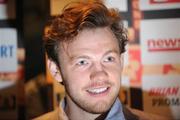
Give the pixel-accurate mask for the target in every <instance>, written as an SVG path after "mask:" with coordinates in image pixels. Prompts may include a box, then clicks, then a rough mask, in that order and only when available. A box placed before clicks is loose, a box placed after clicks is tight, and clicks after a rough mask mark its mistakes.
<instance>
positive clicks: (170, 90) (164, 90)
mask: <svg viewBox="0 0 180 120" xmlns="http://www.w3.org/2000/svg"><path fill="white" fill-rule="evenodd" d="M179 90H180V89H179V87H159V88H151V89H150V91H149V95H150V96H169V95H175V96H177V95H178V92H179Z"/></svg>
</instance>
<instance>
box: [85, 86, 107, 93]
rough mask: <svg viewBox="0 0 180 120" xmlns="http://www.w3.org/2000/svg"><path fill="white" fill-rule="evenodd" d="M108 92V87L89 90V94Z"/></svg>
mask: <svg viewBox="0 0 180 120" xmlns="http://www.w3.org/2000/svg"><path fill="white" fill-rule="evenodd" d="M106 90H107V87H104V88H94V89H89V90H88V92H90V93H96V94H98V93H102V92H104V91H106Z"/></svg>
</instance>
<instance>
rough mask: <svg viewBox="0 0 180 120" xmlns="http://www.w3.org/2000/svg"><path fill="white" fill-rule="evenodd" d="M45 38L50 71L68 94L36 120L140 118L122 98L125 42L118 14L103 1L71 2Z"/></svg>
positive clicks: (52, 22) (53, 22) (124, 34)
mask: <svg viewBox="0 0 180 120" xmlns="http://www.w3.org/2000/svg"><path fill="white" fill-rule="evenodd" d="M44 40H45V48H46V52H47V54H48V58H49V60H48V66H49V69H50V71H51V73H52V75H53V76H54V78H55V79H56V80H57V81H58V82H62V83H63V84H64V86H65V91H66V96H65V98H64V100H63V103H62V105H61V107H60V108H59V109H58V110H55V111H53V112H51V113H48V114H46V115H44V116H41V117H39V118H38V119H41V120H46V119H47V120H58V119H59V120H67V119H69V120H95V119H96V120H104V119H106V120H125V119H131V120H136V119H138V116H136V115H134V114H132V113H131V112H129V110H127V109H126V108H124V107H123V106H122V104H121V102H120V100H119V99H118V94H119V90H120V85H121V73H122V68H123V52H124V51H125V45H126V42H127V35H126V33H125V30H124V28H123V25H122V21H121V17H120V15H119V11H117V10H115V9H107V8H106V7H105V6H104V5H103V4H102V3H100V2H80V3H73V4H70V5H68V6H66V8H65V9H64V11H63V12H62V14H60V15H58V16H56V17H55V18H54V19H52V21H51V23H50V25H49V26H48V31H47V32H46V33H45V36H44Z"/></svg>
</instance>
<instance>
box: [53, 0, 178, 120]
mask: <svg viewBox="0 0 180 120" xmlns="http://www.w3.org/2000/svg"><path fill="white" fill-rule="evenodd" d="M70 1H78V0H70ZM70 1H66V0H50V8H51V10H50V15H51V16H54V15H56V14H58V13H59V12H60V11H61V10H62V8H63V6H64V5H65V4H67V3H68V2H70ZM103 1H104V3H105V4H106V5H107V6H108V7H109V8H111V7H115V8H118V9H120V11H121V15H122V17H123V19H124V25H125V27H126V28H127V30H128V37H129V44H128V46H127V52H126V53H125V65H124V72H123V79H122V89H121V92H120V96H119V97H120V98H121V100H122V102H124V104H127V105H128V106H130V107H133V108H137V109H140V110H144V111H146V112H150V113H156V114H159V115H162V116H166V117H167V118H171V119H174V120H176V119H177V120H178V119H180V114H179V111H180V14H179V13H180V0H103ZM55 86H56V85H55ZM57 91H58V90H57V88H56V89H55V94H58V95H55V100H59V94H62V93H63V90H59V91H58V92H57ZM56 92H57V93H56ZM57 96H58V97H57ZM57 98H58V99H57ZM55 103H57V102H55Z"/></svg>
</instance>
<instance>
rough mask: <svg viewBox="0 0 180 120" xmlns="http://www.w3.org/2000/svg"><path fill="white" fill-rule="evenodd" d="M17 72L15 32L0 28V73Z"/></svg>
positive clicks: (11, 29)
mask: <svg viewBox="0 0 180 120" xmlns="http://www.w3.org/2000/svg"><path fill="white" fill-rule="evenodd" d="M16 70H17V31H16V29H14V28H0V72H15V71H16Z"/></svg>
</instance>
